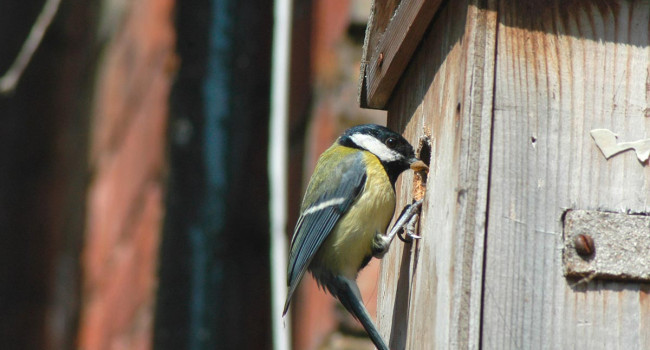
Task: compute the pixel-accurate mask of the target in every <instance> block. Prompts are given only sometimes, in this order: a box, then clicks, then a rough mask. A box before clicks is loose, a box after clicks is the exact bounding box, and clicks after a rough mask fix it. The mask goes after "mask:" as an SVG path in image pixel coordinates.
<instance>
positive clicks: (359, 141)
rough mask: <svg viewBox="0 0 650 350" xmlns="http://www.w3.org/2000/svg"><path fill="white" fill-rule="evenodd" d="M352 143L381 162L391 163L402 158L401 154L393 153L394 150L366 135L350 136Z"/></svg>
mask: <svg viewBox="0 0 650 350" xmlns="http://www.w3.org/2000/svg"><path fill="white" fill-rule="evenodd" d="M350 139H351V140H352V142H354V143H355V144H356V145H357V146H359V147H361V148H363V149H365V150H366V151H368V152H370V153H372V154H374V155H376V156H377V158H379V160H381V161H382V162H393V161H396V160H398V159H400V158H403V157H402V155H401V154H399V153H397V152H395V151H394V150H392V149H390V148H388V146H386V145H384V144H383V143H382V142H380V141H379V140H377V139H376V138H374V137H372V136H370V135H366V134H354V135H352V136H350Z"/></svg>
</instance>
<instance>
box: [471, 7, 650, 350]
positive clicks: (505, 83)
mask: <svg viewBox="0 0 650 350" xmlns="http://www.w3.org/2000/svg"><path fill="white" fill-rule="evenodd" d="M498 11H499V24H498V40H497V59H496V76H495V98H494V101H495V102H494V114H493V117H494V121H493V139H492V144H493V147H492V160H491V162H492V163H491V169H490V171H491V172H490V179H491V180H490V187H489V216H488V231H487V243H486V244H487V250H486V260H485V261H486V263H485V271H486V272H485V289H484V296H483V297H484V304H483V321H482V322H483V333H482V346H483V348H485V349H528V348H543V349H574V348H578V349H649V348H650V328H648V327H650V306H649V302H648V299H649V296H648V292H649V290H650V287H649V286H648V285H647V284H639V283H621V282H609V281H591V282H589V283H586V284H576V281H573V280H567V279H565V278H564V277H563V275H562V261H561V256H562V221H561V220H562V215H563V213H564V211H565V210H566V209H568V208H573V209H599V210H608V211H615V212H627V211H632V212H645V213H647V212H648V211H649V210H650V205H649V199H650V191H649V187H648V185H649V184H650V172H649V171H648V166H647V164H642V163H640V162H639V161H638V160H637V159H636V157H635V156H634V153H632V152H627V153H622V154H619V155H617V156H615V157H612V158H611V159H609V160H606V159H605V158H604V157H603V155H602V154H601V153H600V151H599V150H598V148H597V147H596V146H595V144H594V142H593V140H592V138H591V137H590V136H589V131H590V130H591V129H597V128H606V129H610V130H611V131H613V132H615V133H618V134H620V135H621V136H622V137H623V138H624V139H625V140H638V139H643V138H647V137H648V134H649V131H650V119H648V118H647V111H648V106H649V98H648V96H649V95H650V84H649V82H650V76H649V71H650V50H649V49H648V48H649V47H650V3H649V2H648V1H629V2H627V1H597V2H593V1H568V2H563V1H555V2H548V1H528V2H510V1H501V2H500V3H499V8H498Z"/></svg>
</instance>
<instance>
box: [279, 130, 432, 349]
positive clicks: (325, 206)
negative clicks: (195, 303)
mask: <svg viewBox="0 0 650 350" xmlns="http://www.w3.org/2000/svg"><path fill="white" fill-rule="evenodd" d="M415 164H417V166H416V167H420V168H422V167H426V165H424V163H423V162H422V161H419V160H418V159H417V158H415V154H414V152H413V147H412V146H411V145H410V144H409V143H408V141H406V140H405V139H404V138H403V137H402V136H401V135H399V134H397V133H395V132H393V131H391V130H389V129H388V128H385V127H383V126H379V125H374V124H366V125H359V126H355V127H352V128H350V129H348V130H346V131H345V132H344V133H343V135H341V136H340V137H339V138H338V139H337V140H336V142H335V143H334V144H333V145H332V146H331V147H330V148H329V149H327V150H326V151H325V152H324V153H323V154H322V155H321V156H320V158H319V159H318V163H317V164H316V169H315V170H314V173H313V175H312V177H311V180H310V181H309V185H308V186H307V191H306V193H305V196H304V198H303V202H302V206H301V208H300V217H299V219H298V222H297V224H296V227H295V230H294V234H293V238H292V240H291V252H290V256H289V266H288V271H287V285H288V293H287V299H286V303H285V305H284V312H283V315H285V314H286V313H287V309H288V308H289V303H290V302H291V297H292V296H293V293H294V292H295V290H296V287H297V286H298V284H299V283H300V280H301V279H302V277H303V276H304V274H305V272H306V271H307V270H309V271H310V272H311V274H312V275H313V276H314V278H315V279H316V282H317V283H318V285H319V286H320V287H323V288H324V289H326V290H328V291H329V292H330V293H331V294H332V295H334V296H335V297H337V298H338V299H339V300H340V301H341V304H343V306H344V307H345V308H346V309H347V310H348V311H349V312H350V313H351V314H352V315H353V316H354V317H355V318H357V319H358V320H359V322H361V324H362V325H363V327H364V328H365V330H366V331H367V332H368V335H369V336H370V339H371V340H372V342H373V343H374V344H375V346H376V347H377V348H378V349H380V350H384V349H388V347H387V346H386V344H385V343H384V341H383V340H382V338H381V336H380V335H379V331H378V330H377V328H376V327H375V325H374V323H373V322H372V319H371V318H370V315H369V314H368V311H367V310H366V308H365V306H364V305H363V302H362V300H361V293H360V292H359V287H358V286H357V283H356V277H357V274H358V272H359V270H361V269H362V268H364V267H365V266H366V265H367V264H368V262H369V261H370V259H371V258H372V257H377V258H381V257H383V255H384V254H385V253H386V251H387V250H388V248H389V246H390V243H391V241H392V240H393V238H394V236H395V233H396V232H397V230H396V229H395V228H394V229H393V230H391V232H390V233H389V234H385V233H386V230H387V229H388V224H389V223H390V220H391V218H392V217H393V214H394V212H395V181H396V180H397V177H398V176H399V174H401V173H402V172H403V171H405V170H407V169H409V167H412V166H414V165H415ZM416 170H419V169H416ZM418 204H421V202H420V203H418ZM405 209H406V208H405ZM408 209H409V210H405V211H403V212H402V213H403V215H402V217H404V216H405V215H404V213H407V215H411V216H412V215H413V213H414V212H415V210H416V209H419V207H416V206H412V207H411V208H408ZM402 217H400V218H402ZM405 219H406V218H405ZM398 221H400V222H405V221H406V220H398Z"/></svg>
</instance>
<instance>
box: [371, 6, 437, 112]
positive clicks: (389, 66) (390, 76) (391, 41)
mask: <svg viewBox="0 0 650 350" xmlns="http://www.w3.org/2000/svg"><path fill="white" fill-rule="evenodd" d="M441 2H442V0H411V1H401V2H400V3H399V5H397V7H396V8H395V9H394V13H393V15H392V16H391V17H390V20H389V22H388V23H387V24H385V20H386V18H387V16H386V15H387V14H388V13H390V10H392V8H393V7H394V6H395V2H394V1H392V2H389V6H387V8H388V9H387V10H384V11H382V12H381V16H378V17H377V19H376V20H375V21H374V22H376V25H374V26H373V27H371V28H370V30H369V31H368V33H367V34H366V36H367V38H368V40H367V41H366V49H364V56H363V59H362V61H363V64H362V67H361V68H362V70H361V74H362V80H361V85H362V86H361V89H360V94H362V95H364V96H360V103H361V106H362V107H368V108H377V109H385V108H386V103H387V102H388V99H389V98H390V96H391V93H392V92H393V89H394V88H395V84H397V81H398V80H399V78H400V77H401V75H402V73H403V72H404V69H405V68H406V65H407V64H408V62H409V61H410V59H411V56H412V54H413V51H415V48H416V47H417V46H418V44H419V43H420V39H421V38H422V34H424V31H425V30H426V29H427V27H428V26H429V23H430V22H431V19H432V18H433V15H434V14H435V13H436V10H437V9H438V7H439V6H440V3H441ZM375 6H376V3H375ZM371 23H373V21H371ZM384 25H386V27H383V26H384ZM384 28H385V31H383V29H384ZM379 32H383V34H381V36H378V34H377V33H379ZM368 46H369V47H368Z"/></svg>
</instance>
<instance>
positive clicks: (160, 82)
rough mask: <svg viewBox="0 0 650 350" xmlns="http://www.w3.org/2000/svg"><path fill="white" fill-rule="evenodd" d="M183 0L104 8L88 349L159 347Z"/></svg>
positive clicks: (89, 233) (95, 121) (88, 251)
mask: <svg viewBox="0 0 650 350" xmlns="http://www.w3.org/2000/svg"><path fill="white" fill-rule="evenodd" d="M173 5H174V2H173V1H172V0H137V1H132V2H124V4H122V6H124V7H123V8H113V9H106V10H105V11H104V12H102V13H101V16H102V18H103V19H105V21H103V22H102V23H106V25H107V26H108V28H103V30H107V33H105V34H108V40H109V42H108V43H107V45H106V46H105V47H104V49H103V52H102V55H101V58H100V61H99V62H100V63H99V65H98V68H97V76H96V83H95V96H94V103H93V115H92V120H91V123H92V125H91V134H90V159H89V163H90V174H91V178H90V183H89V188H88V196H87V204H86V205H87V209H86V210H87V225H86V234H85V244H84V248H83V251H82V292H81V294H82V308H81V316H80V328H79V346H80V347H81V348H84V349H108V348H110V349H127V348H128V349H147V348H150V347H151V340H152V325H153V311H154V310H153V306H154V297H155V289H156V283H157V278H156V268H157V256H158V243H159V239H160V233H161V224H162V216H163V198H164V196H163V191H164V178H165V166H166V165H165V161H166V160H165V143H166V139H165V135H166V127H167V118H168V98H169V92H170V86H171V82H172V79H173V72H174V66H175V53H174V42H175V37H174V28H173V16H172V11H173ZM115 16H117V18H116V17H115ZM100 22H101V21H100ZM100 34H101V33H100Z"/></svg>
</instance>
